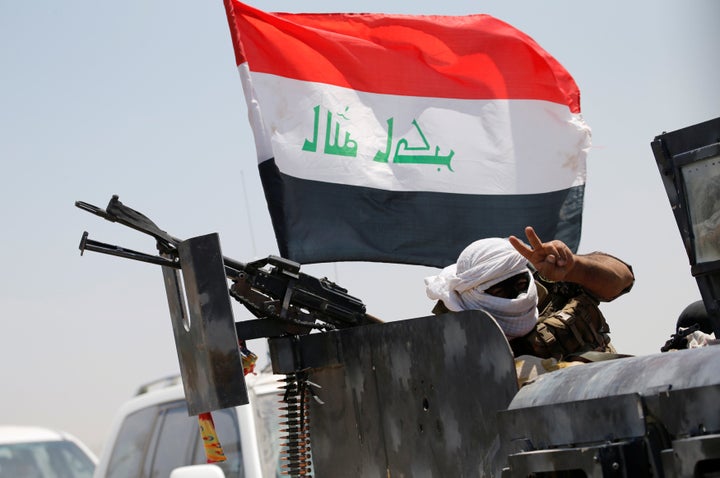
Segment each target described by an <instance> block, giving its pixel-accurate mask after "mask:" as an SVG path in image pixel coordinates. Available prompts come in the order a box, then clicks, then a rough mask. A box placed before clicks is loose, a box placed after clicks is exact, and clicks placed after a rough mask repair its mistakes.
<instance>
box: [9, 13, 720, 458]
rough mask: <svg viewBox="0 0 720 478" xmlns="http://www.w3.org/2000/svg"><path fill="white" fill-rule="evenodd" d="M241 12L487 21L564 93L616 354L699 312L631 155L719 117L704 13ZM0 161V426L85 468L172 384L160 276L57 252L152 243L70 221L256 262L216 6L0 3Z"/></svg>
mask: <svg viewBox="0 0 720 478" xmlns="http://www.w3.org/2000/svg"><path fill="white" fill-rule="evenodd" d="M252 5H254V6H256V7H258V8H261V9H264V10H268V11H278V10H280V11H291V12H300V11H305V12H313V11H318V12H319V11H337V10H338V9H342V11H348V12H350V11H355V12H357V11H372V12H388V13H417V14H432V13H437V14H468V13H487V14H491V15H493V16H495V17H497V18H499V19H501V20H503V21H506V22H508V23H510V24H512V25H513V26H515V27H517V28H519V29H520V30H523V31H524V32H526V33H527V34H529V35H530V36H531V37H533V38H534V39H535V40H537V41H538V43H539V44H540V45H541V46H542V47H544V48H545V49H546V50H548V51H549V52H550V53H551V54H552V55H553V56H555V57H556V58H557V59H558V60H559V61H560V62H561V63H562V64H563V65H564V66H565V67H566V68H567V69H568V71H569V72H570V73H571V74H572V75H573V76H574V78H575V80H576V81H577V83H578V85H579V86H580V90H581V93H582V111H583V115H584V117H585V119H586V121H587V123H588V124H589V125H590V127H591V128H592V130H593V144H594V146H593V149H592V150H591V152H590V155H589V158H588V184H587V190H586V198H585V206H586V207H585V214H584V226H583V236H582V240H581V243H580V252H590V251H593V250H603V251H606V252H609V253H612V254H614V255H617V256H619V257H621V258H623V259H625V260H626V261H628V262H629V263H631V264H632V265H633V267H634V269H635V274H636V278H637V281H636V284H635V288H634V290H633V291H632V292H631V293H630V294H629V295H627V296H624V297H622V298H620V299H618V300H617V301H616V302H614V303H612V304H607V305H605V306H604V308H603V310H604V312H605V315H606V317H607V318H608V321H609V323H610V326H611V329H612V337H613V342H614V343H615V345H616V348H617V349H618V350H619V351H621V352H624V353H630V354H637V355H644V354H651V353H657V352H658V351H659V348H660V346H661V345H662V344H663V343H664V342H665V340H666V339H667V338H669V336H670V333H671V332H672V331H673V330H674V323H675V320H676V318H677V315H678V314H679V313H680V312H681V311H682V309H683V308H684V307H685V306H686V305H687V304H688V303H690V302H692V301H694V300H697V299H699V297H700V296H699V292H698V289H697V286H696V284H695V281H694V279H693V278H692V277H691V276H690V268H689V264H688V258H687V256H686V254H685V251H684V249H683V247H682V243H681V240H680V235H679V233H678V231H677V228H676V225H675V222H674V219H673V216H672V213H671V210H670V207H669V203H668V200H667V197H666V195H665V191H664V189H663V187H662V183H661V180H660V175H659V173H658V170H657V167H656V165H655V161H654V158H653V156H652V153H651V150H650V147H649V143H650V142H651V141H652V139H653V138H654V137H655V136H656V135H658V134H660V133H662V132H663V131H671V130H675V129H678V128H682V127H685V126H689V125H691V124H695V123H699V122H702V121H706V120H709V119H712V118H714V117H717V116H720V88H718V87H717V82H718V78H719V77H720V55H718V54H717V47H718V45H720V33H719V32H720V30H718V28H717V23H718V19H720V2H717V0H691V1H687V0H674V1H671V0H638V1H633V2H626V1H617V0H610V1H604V2H577V1H570V0H553V1H545V2H539V1H537V0H527V1H520V0H497V1H480V0H478V1H474V2H470V1H457V2H430V1H427V0H418V1H414V2H399V1H396V2H391V1H390V2H389V1H387V0H383V1H379V0H345V1H344V2H331V1H329V0H308V1H305V2H302V3H300V2H293V1H281V0H274V1H262V2H254V3H252ZM0 161H1V164H2V175H1V176H0V178H1V179H2V187H1V188H0V204H2V206H0V208H1V209H0V214H1V215H0V224H2V231H3V242H2V247H1V248H0V266H1V267H2V269H1V270H0V306H1V307H2V309H1V310H2V319H1V320H2V321H1V322H0V384H1V387H2V399H1V401H0V404H1V405H2V406H0V423H18V424H36V425H45V426H51V427H55V428H61V429H64V430H66V431H69V432H71V433H74V434H76V435H77V436H78V437H80V438H81V439H83V440H84V441H86V442H87V443H88V445H90V446H91V447H92V448H93V449H95V450H96V451H98V452H99V451H100V448H101V446H102V443H103V440H104V438H105V436H106V433H107V431H108V427H109V425H110V421H111V419H112V416H113V414H114V413H115V411H116V409H117V408H118V406H119V405H120V404H121V403H122V402H124V401H125V400H127V399H128V398H129V397H131V396H132V395H133V393H134V392H135V390H136V389H137V387H138V386H139V385H140V384H142V383H144V382H147V381H150V380H153V379H156V378H159V377H162V376H166V375H170V374H175V373H177V371H178V365H177V357H176V353H175V348H174V343H173V338H172V329H171V325H170V320H169V314H168V309H167V304H166V301H165V292H164V288H163V284H162V276H161V272H160V269H159V267H157V266H153V265H150V264H142V263H136V262H132V261H128V260H122V259H118V258H114V257H110V256H103V255H100V254H94V253H86V255H85V256H84V257H82V258H81V257H80V255H79V251H78V243H79V241H80V237H81V235H82V232H83V231H85V230H87V231H89V232H90V237H91V238H93V239H96V240H100V241H103V242H110V243H115V244H119V245H122V246H125V247H128V248H132V249H136V250H144V251H147V252H153V251H154V243H153V241H152V240H150V239H149V238H147V237H144V236H142V235H141V234H139V233H134V232H133V231H131V230H129V229H127V228H124V227H122V226H119V225H116V224H111V223H108V222H106V221H103V220H102V219H100V218H97V217H95V216H92V215H90V214H88V213H86V212H84V211H81V210H79V209H77V208H75V207H74V202H75V201H77V200H82V201H86V202H90V203H93V204H95V205H97V206H100V207H103V208H104V207H105V206H106V205H107V202H108V200H109V199H110V197H111V196H112V195H113V194H118V195H119V196H120V199H121V201H123V202H124V203H125V204H127V205H129V206H131V207H133V208H135V209H137V210H139V211H141V212H143V213H145V214H146V215H148V216H149V217H150V218H152V219H153V220H155V222H156V223H158V225H160V226H161V227H162V228H164V229H165V230H167V231H168V232H170V233H171V234H173V235H175V236H177V237H181V238H187V237H192V236H197V235H202V234H206V233H211V232H218V233H219V234H220V239H221V242H222V247H223V252H224V254H225V255H227V256H230V257H233V258H235V259H238V260H240V261H243V262H247V261H250V260H252V259H255V258H260V257H264V256H267V255H269V254H277V246H276V243H275V239H274V235H273V232H272V228H271V225H270V219H269V216H268V213H267V209H266V207H265V201H264V197H263V195H262V190H261V187H260V181H259V178H258V174H257V166H256V156H255V148H254V144H253V140H252V134H251V131H250V127H249V123H248V121H247V110H246V107H245V103H244V99H243V94H242V90H241V85H240V79H239V76H238V72H237V69H236V67H235V64H234V56H233V52H232V45H231V42H230V36H229V32H228V27H227V21H226V18H225V12H224V8H223V5H222V0H213V1H208V0H205V1H188V0H177V1H174V2H167V1H164V2H159V1H155V0H125V1H123V2H108V1H104V0H67V1H48V0H38V1H32V2H29V1H12V0H0ZM547 239H550V238H547ZM303 270H304V271H305V272H307V273H310V274H313V275H317V276H321V277H322V276H327V277H329V278H330V279H333V280H336V281H337V282H338V283H340V284H341V285H343V286H344V287H346V288H347V289H348V290H349V292H350V293H351V294H353V295H355V296H357V297H360V298H361V299H362V300H363V301H365V303H366V304H367V306H368V311H369V312H370V313H372V314H374V315H376V316H379V317H381V318H383V319H385V320H398V319H404V318H410V317H419V316H425V315H429V311H430V309H431V307H432V303H431V301H430V300H429V299H427V298H426V296H425V291H424V286H423V278H424V277H425V276H426V275H430V274H431V273H434V272H436V270H435V269H430V268H424V267H413V266H401V265H389V264H349V263H341V264H325V265H314V266H307V267H305V268H304V269H303ZM236 310H237V316H236V319H244V318H249V314H248V313H247V312H245V311H244V310H242V309H240V308H238V309H236ZM256 347H258V348H259V347H261V345H256ZM251 348H253V345H252V344H251Z"/></svg>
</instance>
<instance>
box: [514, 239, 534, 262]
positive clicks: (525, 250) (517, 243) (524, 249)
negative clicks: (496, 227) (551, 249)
mask: <svg viewBox="0 0 720 478" xmlns="http://www.w3.org/2000/svg"><path fill="white" fill-rule="evenodd" d="M508 240H509V241H510V244H512V246H513V247H514V248H515V250H516V251H518V252H519V253H520V255H522V256H523V257H524V258H525V259H530V257H531V256H532V253H533V250H532V249H531V248H530V247H528V246H526V245H525V243H524V242H523V241H521V240H520V239H518V238H517V237H515V236H510V237H508Z"/></svg>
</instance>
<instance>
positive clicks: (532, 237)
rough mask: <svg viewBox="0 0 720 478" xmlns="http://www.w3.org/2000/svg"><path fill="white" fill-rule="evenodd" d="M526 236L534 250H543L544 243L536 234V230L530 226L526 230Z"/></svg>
mask: <svg viewBox="0 0 720 478" xmlns="http://www.w3.org/2000/svg"><path fill="white" fill-rule="evenodd" d="M525 235H526V236H527V238H528V242H529V243H530V247H532V248H533V249H541V248H542V245H543V244H542V241H541V240H540V238H539V237H538V235H537V234H536V233H535V229H533V228H532V226H528V227H526V228H525Z"/></svg>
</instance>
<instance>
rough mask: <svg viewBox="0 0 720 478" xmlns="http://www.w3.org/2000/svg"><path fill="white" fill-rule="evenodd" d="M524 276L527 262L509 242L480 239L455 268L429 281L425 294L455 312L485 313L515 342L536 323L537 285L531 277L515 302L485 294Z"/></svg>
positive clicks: (460, 258) (505, 240)
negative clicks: (504, 282)
mask: <svg viewBox="0 0 720 478" xmlns="http://www.w3.org/2000/svg"><path fill="white" fill-rule="evenodd" d="M522 272H527V273H528V275H530V270H529V269H528V267H527V259H525V258H524V257H523V256H522V255H521V254H520V253H519V252H518V251H516V250H515V248H514V247H513V246H512V244H510V242H509V241H508V240H507V239H501V238H488V239H481V240H479V241H475V242H473V243H472V244H470V245H469V246H468V247H466V248H465V250H463V251H462V252H461V253H460V257H458V260H457V263H456V264H452V265H450V266H448V267H446V268H445V269H443V270H442V271H441V272H440V274H438V275H436V276H430V277H426V278H425V285H426V293H427V296H428V297H429V298H431V299H434V300H442V301H443V303H444V304H445V306H446V307H447V308H448V309H450V310H452V311H461V310H476V309H481V310H484V311H486V312H487V313H489V314H490V315H492V316H493V317H494V318H495V320H496V321H497V322H498V324H499V325H500V328H501V329H502V330H503V332H505V335H506V336H507V337H508V338H511V339H512V338H515V337H521V336H523V335H525V334H526V333H528V332H529V331H530V330H532V328H533V327H534V326H535V322H537V318H538V310H537V303H538V297H537V288H536V287H535V281H534V280H533V279H532V276H530V281H529V285H528V290H527V291H526V292H524V293H522V294H520V295H518V296H517V297H516V298H514V299H503V298H502V297H495V296H492V295H490V294H487V293H486V292H485V290H487V289H488V288H490V287H492V286H493V285H495V284H497V283H499V282H502V281H504V280H505V279H508V278H510V277H512V276H514V275H517V274H520V273H522Z"/></svg>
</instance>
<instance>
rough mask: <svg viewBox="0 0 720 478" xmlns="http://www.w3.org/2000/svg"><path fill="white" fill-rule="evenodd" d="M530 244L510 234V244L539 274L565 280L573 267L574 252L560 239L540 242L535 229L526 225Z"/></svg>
mask: <svg viewBox="0 0 720 478" xmlns="http://www.w3.org/2000/svg"><path fill="white" fill-rule="evenodd" d="M525 235H526V236H527V239H528V242H529V243H530V245H529V246H528V245H526V244H525V243H524V242H523V241H521V240H520V239H518V238H517V237H515V236H510V237H509V238H508V239H509V240H510V244H512V245H513V247H514V248H515V249H516V250H517V251H518V252H519V253H520V254H522V256H523V257H525V258H526V259H527V260H529V261H530V263H532V265H533V266H535V268H536V269H537V270H538V272H540V275H542V276H543V277H545V278H546V279H549V280H551V281H562V280H565V279H566V277H567V275H568V274H569V273H570V271H571V270H572V269H573V267H575V254H573V252H572V251H571V250H570V248H569V247H568V246H567V245H566V244H565V243H564V242H562V241H559V240H557V239H556V240H553V241H550V242H542V241H541V240H540V238H539V237H538V235H537V234H536V233H535V229H533V228H532V227H530V226H528V227H526V228H525Z"/></svg>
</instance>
